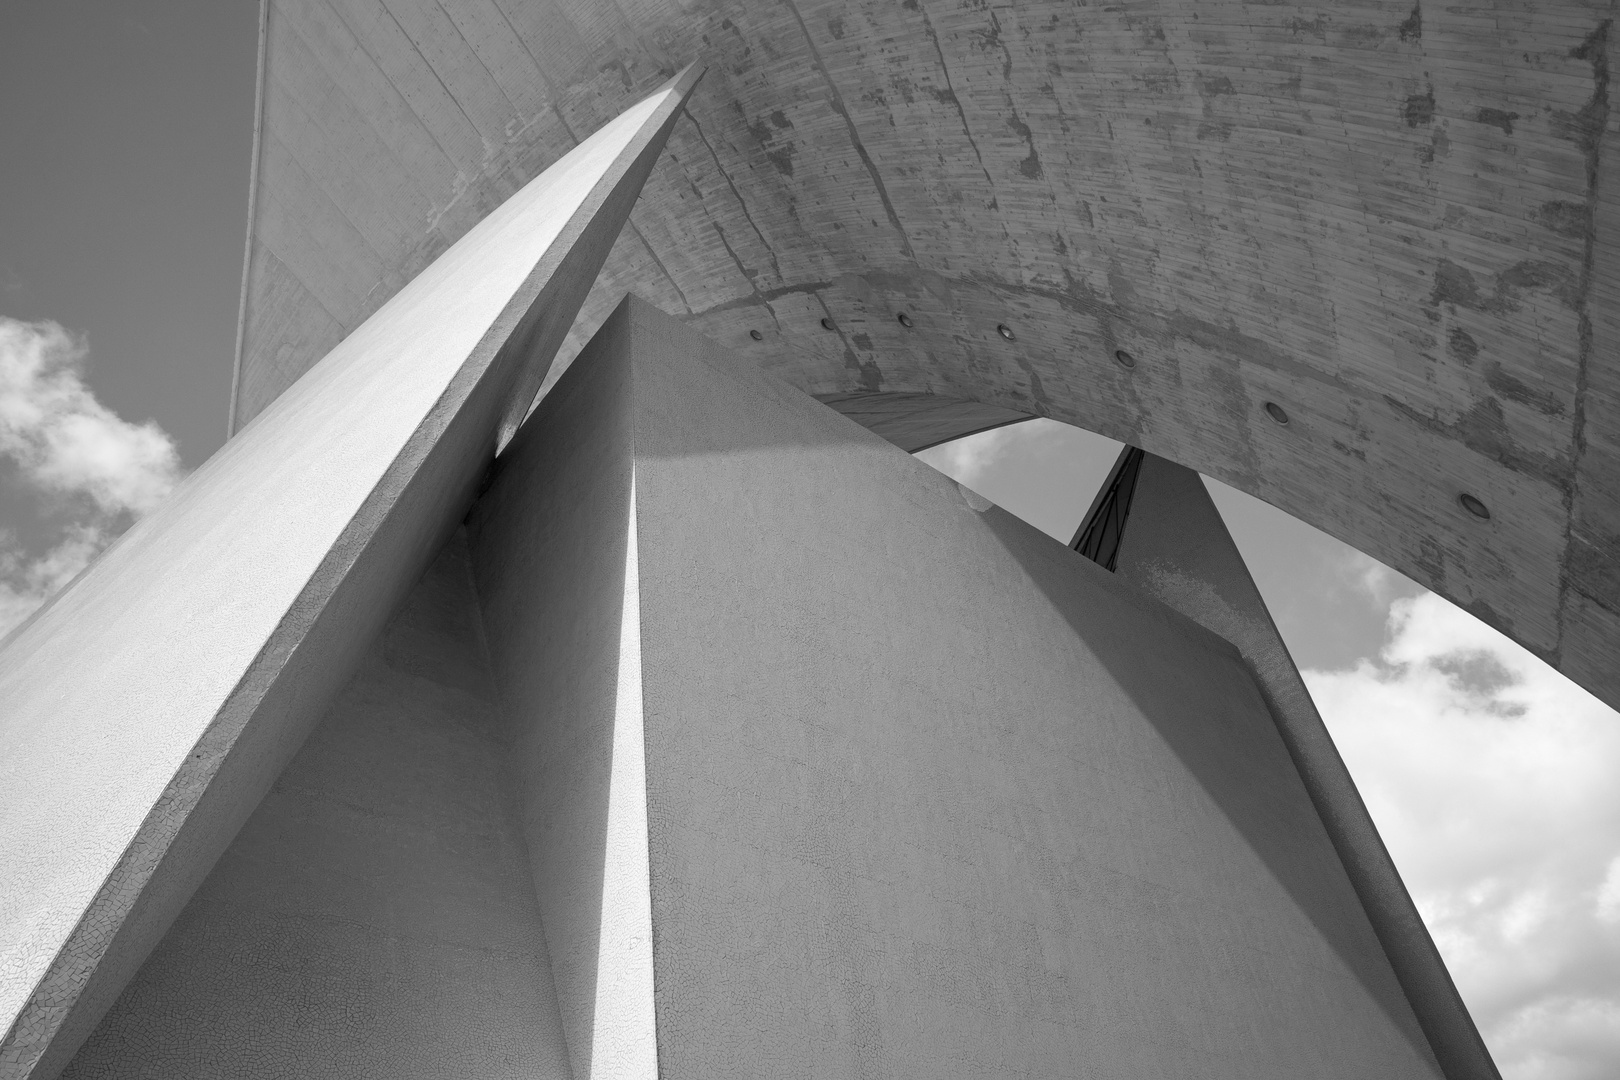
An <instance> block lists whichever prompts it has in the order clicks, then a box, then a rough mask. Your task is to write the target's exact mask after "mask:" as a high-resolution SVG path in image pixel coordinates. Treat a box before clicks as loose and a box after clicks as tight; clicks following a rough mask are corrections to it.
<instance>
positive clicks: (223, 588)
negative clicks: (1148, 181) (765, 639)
mask: <svg viewBox="0 0 1620 1080" xmlns="http://www.w3.org/2000/svg"><path fill="white" fill-rule="evenodd" d="M701 74H702V71H701V69H698V68H697V67H696V66H695V65H694V66H692V67H688V68H687V69H686V70H684V71H683V72H681V73H680V74H679V75H677V76H676V77H675V78H674V79H672V80H670V82H669V83H667V84H666V85H665V86H664V87H663V88H661V89H660V90H659V91H658V92H656V93H655V94H653V95H652V96H651V97H649V98H647V99H645V100H644V101H643V102H642V103H641V104H640V105H638V106H635V107H633V108H632V109H630V110H628V111H627V112H626V113H624V114H622V115H621V116H620V117H619V118H618V119H616V120H614V121H612V122H610V123H609V124H607V125H606V126H604V128H602V129H601V130H600V131H598V132H597V133H596V135H594V136H592V137H591V138H590V139H587V140H586V141H585V142H584V143H582V144H580V146H578V147H577V148H575V150H573V151H571V152H570V153H569V154H568V155H567V156H565V157H564V158H563V159H562V160H560V161H559V162H557V163H556V164H555V165H554V166H553V167H552V168H551V169H549V170H547V172H546V173H544V174H542V175H541V176H540V177H538V178H536V180H534V181H533V182H531V184H529V185H527V186H526V187H525V188H524V189H523V191H521V192H519V193H518V194H517V195H515V196H514V197H513V198H512V199H510V200H508V201H507V203H505V204H503V205H502V206H501V207H499V208H497V209H496V210H495V211H494V212H493V213H491V214H490V215H489V217H488V218H486V219H485V220H484V221H483V222H482V223H480V224H479V225H478V226H476V227H475V228H474V229H472V230H471V231H470V232H469V233H468V234H467V235H466V236H465V237H463V239H462V240H461V241H459V242H458V243H457V244H456V245H454V246H453V247H452V248H451V249H450V250H449V251H447V252H446V253H445V254H444V255H442V256H441V257H440V258H439V259H438V260H436V261H435V263H434V264H433V265H431V266H430V267H428V268H427V269H426V270H425V271H424V272H423V273H422V274H421V275H419V277H418V278H417V279H416V280H415V281H413V282H412V283H411V284H410V285H409V286H407V287H406V288H405V289H404V290H402V291H401V293H400V294H399V295H398V296H397V297H396V298H395V299H394V300H392V301H390V302H389V303H388V304H387V305H385V306H384V307H383V308H382V309H381V310H379V311H378V312H377V313H376V314H375V315H374V316H373V317H372V318H371V319H370V320H368V321H367V323H366V324H364V325H362V326H361V327H360V328H359V329H357V330H356V332H355V333H354V334H352V335H350V337H349V338H347V339H346V340H345V341H344V342H343V343H342V344H340V345H339V346H338V347H337V348H336V349H334V350H333V351H332V353H331V354H329V355H328V357H327V358H326V359H325V360H323V361H322V362H321V363H320V364H317V365H316V366H315V367H314V368H312V369H311V370H310V371H309V372H308V373H307V374H306V375H305V377H304V378H302V379H301V380H300V381H299V383H297V384H295V385H294V386H293V387H292V388H291V389H290V390H289V391H288V392H287V393H286V394H284V395H283V396H282V397H281V398H280V399H279V400H278V401H277V402H276V404H275V405H273V406H272V407H271V408H270V409H268V410H266V411H265V412H264V413H262V414H261V415H260V416H259V417H257V418H255V419H254V420H253V421H252V422H251V423H249V424H248V425H246V426H245V427H244V428H243V429H242V431H241V433H240V434H239V435H238V436H237V437H235V438H233V439H232V440H231V441H230V442H229V443H227V444H226V446H225V447H224V448H222V449H221V451H220V452H219V453H218V454H216V455H215V457H214V458H213V459H212V460H211V461H210V462H208V463H207V464H205V465H204V466H203V467H202V468H201V469H199V470H198V471H197V473H195V474H193V476H192V477H190V478H188V480H187V481H186V482H185V483H183V484H182V485H181V487H180V488H179V489H178V490H177V491H176V493H175V495H174V496H173V498H171V500H170V501H169V502H168V503H167V504H166V505H165V506H164V507H162V508H160V509H159V510H158V511H157V512H156V513H155V514H153V515H152V516H150V517H149V518H147V519H146V520H145V521H143V522H141V523H140V524H139V525H137V526H136V527H135V528H134V529H132V530H131V531H130V533H128V534H126V536H125V537H124V538H122V539H121V540H120V542H119V543H118V544H116V545H114V547H113V548H112V549H110V550H109V551H108V552H107V553H105V554H104V556H103V557H102V558H101V559H100V560H99V561H98V562H97V564H95V565H94V566H93V567H92V568H91V570H90V571H88V572H87V573H86V574H85V575H83V576H82V577H81V578H80V579H79V580H78V581H77V582H76V583H75V584H74V585H73V586H72V587H70V588H69V589H68V590H66V591H65V592H64V593H63V594H61V595H59V596H58V597H57V598H56V599H55V600H53V601H52V602H51V604H50V605H49V607H48V608H47V609H46V610H44V611H43V612H42V613H41V614H40V616H39V617H37V618H36V619H34V620H33V621H32V622H31V623H30V624H29V625H28V626H26V627H24V628H23V629H22V630H21V631H20V632H19V633H18V634H16V635H14V636H12V637H11V638H9V639H8V640H7V641H6V642H5V645H4V648H3V649H0V701H4V702H5V706H4V709H3V710H0V866H5V867H6V870H5V875H4V877H0V1016H4V1017H5V1019H6V1032H7V1034H6V1037H5V1039H4V1040H3V1041H0V1077H3V1078H6V1080H13V1078H17V1080H20V1078H23V1077H49V1076H53V1075H55V1073H56V1072H58V1071H59V1070H60V1069H61V1068H62V1067H63V1066H64V1065H65V1064H66V1062H67V1061H68V1060H69V1059H70V1058H71V1055H72V1052H73V1050H74V1049H75V1048H76V1047H77V1045H78V1043H79V1042H80V1041H82V1039H83V1038H84V1037H85V1036H86V1035H87V1034H88V1033H89V1031H90V1030H92V1029H93V1027H94V1025H95V1023H96V1022H97V1021H98V1020H99V1017H100V1016H101V1015H102V1013H104V1012H105V1010H106V1008H107V1007H108V1006H109V1005H110V1004H111V1002H112V1001H113V1000H114V999H115V998H116V996H117V994H118V992H119V990H120V988H121V987H122V985H123V983H124V982H125V981H126V980H127V979H128V977H129V976H130V975H131V974H132V973H133V972H134V971H135V970H136V969H137V968H138V967H139V965H140V963H141V962H142V961H143V960H144V958H145V957H146V955H147V954H148V953H149V952H150V950H151V948H152V947H153V946H154V945H155V944H156V943H157V941H158V940H159V939H160V938H161V937H162V934H163V932H164V931H165V930H166V928H167V926H168V925H169V923H170V922H171V921H172V920H173V918H174V917H175V915H176V914H178V912H179V910H180V908H181V907H183V906H184V904H185V902H186V900H187V899H188V898H189V896H190V894H191V892H192V891H193V890H194V889H195V888H196V886H197V884H198V883H199V882H200V881H201V879H202V877H203V876H204V875H205V874H206V873H207V870H208V869H209V868H210V867H211V866H212V864H213V862H214V861H215V860H216V859H217V858H218V856H219V854H220V852H221V851H223V850H224V848H225V846H226V845H227V844H228V843H229V841H230V839H231V837H232V836H233V835H234V833H235V831H236V829H237V827H238V826H239V825H240V824H241V822H242V820H244V819H245V818H246V816H247V814H248V813H249V812H251V810H252V808H253V806H254V805H256V803H257V802H258V799H259V797H260V796H261V795H262V794H263V792H264V791H265V790H267V789H268V787H269V785H270V784H271V783H272V782H273V781H274V778H275V776H276V775H277V774H278V773H279V771H280V768H281V766H282V765H283V764H285V762H286V760H288V759H289V758H290V757H291V755H292V753H293V752H294V751H296V749H297V747H298V745H299V744H300V743H301V741H302V739H303V736H304V735H306V734H307V733H308V731H309V729H310V728H311V727H312V726H313V725H314V723H315V722H316V721H317V720H318V719H319V717H320V716H321V715H322V714H323V713H324V711H325V708H326V706H327V704H328V702H329V699H330V697H331V695H332V694H334V693H335V692H336V691H337V689H338V688H340V687H341V686H342V685H343V683H344V681H345V680H346V679H347V677H348V675H349V674H350V673H351V671H352V668H353V666H354V662H355V661H356V659H357V657H358V655H359V653H360V651H361V650H363V649H364V647H365V646H366V644H368V643H369V641H370V638H371V636H372V635H373V634H374V633H375V631H376V630H377V629H378V628H379V627H380V626H381V624H382V622H383V621H384V620H385V619H386V617H387V615H388V614H389V612H390V611H391V610H392V608H393V607H394V604H395V602H396V601H397V600H398V599H399V598H400V596H401V595H403V593H404V592H405V591H406V590H407V589H408V588H409V587H410V585H411V584H412V583H413V582H414V581H415V579H416V577H417V576H418V575H419V573H420V571H421V570H422V569H423V568H424V567H425V566H426V564H427V561H428V560H429V559H430V558H431V557H432V555H433V553H434V552H435V551H436V550H437V548H438V547H439V546H440V542H441V541H442V539H443V537H444V536H445V535H446V534H447V533H448V531H449V530H450V529H452V528H453V527H454V525H455V524H456V522H457V521H459V520H460V518H461V516H462V515H463V514H464V512H465V509H466V507H467V505H468V504H469V503H470V501H471V498H472V494H473V489H474V487H475V485H476V482H477V479H478V477H479V475H480V474H481V473H482V472H483V471H484V470H485V469H486V468H487V466H488V463H489V462H490V461H491V460H492V459H493V456H494V453H495V449H496V447H497V446H498V445H499V444H500V443H501V442H503V441H504V439H505V437H507V436H508V435H509V433H510V431H511V430H512V429H513V428H515V426H516V424H517V422H518V420H520V419H521V417H522V414H523V412H524V410H525V407H526V405H527V403H528V400H529V398H530V397H532V395H533V392H534V390H535V389H537V388H538V386H539V384H540V381H541V380H542V379H543V377H544V374H545V369H546V367H547V366H548V365H549V362H550V360H551V358H552V357H553V356H554V354H555V352H556V349H557V348H558V346H559V345H560V344H561V342H562V340H563V338H564V337H565V335H566V334H567V332H568V329H569V327H570V325H571V324H572V321H573V317H574V314H575V313H576V312H577V310H578V308H579V306H580V305H581V304H582V303H583V301H584V299H585V296H586V294H587V292H588V290H589V289H590V287H591V284H592V283H593V281H594V280H595V277H596V274H597V272H598V271H599V270H600V267H601V265H602V262H603V260H604V259H605V258H606V256H607V253H608V251H609V249H610V248H611V246H612V244H613V241H614V239H615V238H616V237H617V235H618V233H619V231H620V229H621V228H622V226H623V223H624V222H625V221H626V220H627V219H628V216H629V212H630V209H631V208H632V207H633V205H634V202H635V198H636V195H637V193H638V192H639V190H640V188H641V186H642V184H643V183H644V182H645V180H646V177H647V175H648V174H649V173H650V171H651V169H652V166H653V164H654V162H655V161H656V160H657V158H658V156H659V154H660V153H661V152H662V149H663V146H664V143H665V140H666V139H667V137H668V135H669V131H670V129H671V128H672V127H673V125H674V121H675V118H676V117H677V116H678V115H679V113H680V110H681V108H682V107H683V106H684V104H685V102H686V100H687V98H688V96H689V95H690V93H691V91H692V88H693V86H695V84H696V82H697V80H698V78H699V77H700V76H701ZM582 192H583V194H582Z"/></svg>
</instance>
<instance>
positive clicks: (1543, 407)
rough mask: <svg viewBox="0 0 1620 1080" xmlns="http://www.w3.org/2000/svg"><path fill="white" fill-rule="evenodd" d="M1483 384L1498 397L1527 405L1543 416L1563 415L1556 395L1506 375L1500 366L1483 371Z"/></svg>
mask: <svg viewBox="0 0 1620 1080" xmlns="http://www.w3.org/2000/svg"><path fill="white" fill-rule="evenodd" d="M1485 383H1486V385H1487V386H1489V387H1490V388H1491V389H1492V390H1493V391H1495V392H1496V393H1497V395H1498V396H1500V397H1505V398H1507V399H1508V400H1509V401H1517V402H1518V403H1519V404H1521V405H1528V406H1530V407H1531V408H1532V409H1534V410H1536V411H1537V412H1539V413H1542V414H1543V415H1545V416H1562V415H1564V403H1563V402H1562V401H1560V400H1559V398H1558V395H1556V394H1554V393H1552V392H1550V391H1547V390H1537V389H1536V388H1534V387H1532V386H1531V385H1529V384H1528V383H1526V382H1524V381H1522V380H1520V379H1518V378H1515V377H1514V376H1512V375H1510V374H1508V372H1507V371H1506V369H1504V368H1503V367H1502V365H1501V364H1492V365H1491V366H1490V367H1489V368H1487V369H1486V371H1485Z"/></svg>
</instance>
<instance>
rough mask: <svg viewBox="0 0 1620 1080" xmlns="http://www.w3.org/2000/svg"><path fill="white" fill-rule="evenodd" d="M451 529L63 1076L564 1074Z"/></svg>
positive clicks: (484, 664) (464, 574)
mask: <svg viewBox="0 0 1620 1080" xmlns="http://www.w3.org/2000/svg"><path fill="white" fill-rule="evenodd" d="M510 753H511V748H510V731H509V729H508V727H507V725H506V724H505V722H504V719H503V717H502V714H501V710H500V705H499V700H498V697H497V695H496V693H495V690H494V685H493V681H492V679H491V675H490V670H489V662H488V658H487V655H486V652H485V649H484V643H483V628H482V625H481V623H480V620H479V615H478V605H477V600H476V597H475V595H474V592H473V585H472V575H471V568H470V564H469V562H468V559H467V553H466V543H465V539H464V536H463V534H462V533H459V532H458V533H457V534H456V535H455V537H453V538H452V540H451V542H450V543H449V544H448V545H447V546H446V548H445V550H444V551H443V552H442V553H441V554H440V555H439V557H438V558H437V559H436V560H435V561H434V563H433V564H432V565H431V566H430V567H429V569H428V571H427V573H426V574H425V575H424V576H423V578H422V580H421V581H420V582H418V583H417V585H416V587H415V588H414V589H413V590H412V591H411V593H410V594H409V595H408V596H407V597H406V599H405V602H404V603H403V604H402V605H401V607H400V609H399V611H397V612H396V613H395V614H394V616H393V617H392V618H391V619H390V620H389V622H388V625H387V626H386V627H385V628H384V630H383V632H382V634H381V635H380V636H379V637H378V639H377V640H376V641H375V642H374V643H373V644H372V645H371V647H370V649H369V650H368V651H367V653H366V657H365V659H364V661H363V662H362V664H361V667H360V670H359V671H358V672H357V673H356V675H355V676H354V678H353V679H352V680H351V681H350V683H349V685H348V686H347V687H346V688H345V689H344V690H343V692H342V693H341V694H339V695H338V698H337V701H336V702H335V703H334V704H333V706H332V709H331V711H330V712H329V713H328V714H327V716H326V718H325V719H324V720H323V721H322V722H321V725H320V726H319V727H318V728H317V729H316V730H315V732H314V733H313V734H312V735H311V737H310V738H309V740H308V741H307V742H306V743H305V744H304V747H303V749H302V750H300V751H299V753H298V756H297V757H295V758H294V759H293V761H292V763H291V764H290V765H289V766H288V767H287V769H286V770H285V771H284V772H283V773H282V774H281V776H280V777H279V778H278V779H277V780H276V782H275V785H274V786H273V787H272V788H271V790H270V792H269V794H268V795H267V796H266V797H265V799H264V801H263V802H262V803H260V804H259V808H258V809H257V810H255V811H254V813H253V816H252V817H250V818H249V819H248V821H247V824H246V825H244V826H243V828H242V831H241V832H240V833H238V834H237V837H236V839H235V841H233V842H232V844H231V846H230V847H229V848H228V849H227V850H226V852H225V854H224V855H223V856H222V857H221V859H220V861H219V863H218V864H217V865H216V866H215V867H214V870H213V872H212V873H210V874H209V876H208V877H207V879H206V880H205V881H204V882H203V884H202V886H201V887H200V888H199V889H198V890H197V893H196V894H195V895H194V896H193V897H192V899H191V902H190V903H189V904H187V906H186V908H185V910H184V911H183V912H182V913H181V915H180V917H179V918H178V919H177V920H176V921H175V923H174V925H173V926H172V927H171V928H170V930H169V933H168V934H167V935H166V936H165V937H164V939H163V941H162V943H161V944H160V945H159V946H158V947H157V949H156V950H154V952H153V954H152V956H151V958H150V959H148V960H147V962H146V964H145V965H143V966H142V968H141V970H140V972H139V973H138V974H137V975H136V976H135V978H134V979H133V980H131V982H130V984H129V986H128V987H127V988H126V989H125V990H124V993H123V994H122V996H121V997H120V998H119V999H118V1001H117V1003H116V1004H114V1006H113V1007H112V1009H111V1010H109V1012H108V1013H107V1016H106V1018H105V1019H103V1021H102V1022H101V1024H100V1026H99V1027H98V1028H97V1029H96V1031H95V1032H94V1033H93V1034H92V1035H91V1036H90V1038H89V1039H88V1040H87V1041H86V1042H85V1044H84V1046H83V1047H82V1048H81V1049H80V1051H79V1053H78V1054H77V1056H76V1057H75V1058H74V1059H73V1061H72V1062H71V1063H70V1064H69V1065H68V1067H67V1069H66V1070H65V1071H64V1072H63V1074H62V1075H63V1077H64V1080H91V1078H106V1080H113V1078H116V1080H135V1078H150V1080H192V1078H195V1080H203V1078H212V1077H224V1076H229V1077H239V1078H242V1080H259V1078H263V1080H272V1078H277V1080H279V1078H285V1077H294V1076H297V1077H345V1078H355V1080H362V1078H375V1080H412V1078H421V1080H430V1078H431V1080H441V1078H443V1077H448V1076H477V1077H480V1078H489V1080H498V1078H509V1080H520V1078H521V1080H567V1078H568V1077H569V1075H570V1072H569V1065H568V1054H567V1047H566V1045H565V1044H564V1041H563V1035H562V1023H561V1017H560V1015H559V1014H558V1011H557V1003H556V997H555V993H554V991H553V989H552V982H551V972H550V968H549V965H548V964H547V962H546V955H545V941H544V936H543V933H542V930H541V926H540V911H539V907H538V905H537V904H536V903H535V899H534V889H533V883H532V881H531V878H530V874H529V864H528V852H527V850H526V848H525V846H524V844H523V839H522V830H521V826H520V824H519V818H518V813H517V801H516V798H515V784H514V781H515V775H514V773H513V771H512V770H511V768H510V764H509V759H510Z"/></svg>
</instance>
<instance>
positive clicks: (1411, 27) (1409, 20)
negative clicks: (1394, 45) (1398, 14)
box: [1396, 3, 1423, 41]
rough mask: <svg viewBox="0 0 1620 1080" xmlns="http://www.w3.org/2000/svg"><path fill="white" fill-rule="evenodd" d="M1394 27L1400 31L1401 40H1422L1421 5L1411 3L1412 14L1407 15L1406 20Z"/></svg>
mask: <svg viewBox="0 0 1620 1080" xmlns="http://www.w3.org/2000/svg"><path fill="white" fill-rule="evenodd" d="M1396 29H1397V30H1398V31H1399V32H1400V35H1401V40H1402V41H1422V40H1423V5H1422V4H1421V3H1417V4H1413V5H1412V14H1410V15H1408V16H1407V17H1406V21H1405V22H1403V23H1401V25H1400V26H1398V27H1397V28H1396Z"/></svg>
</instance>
